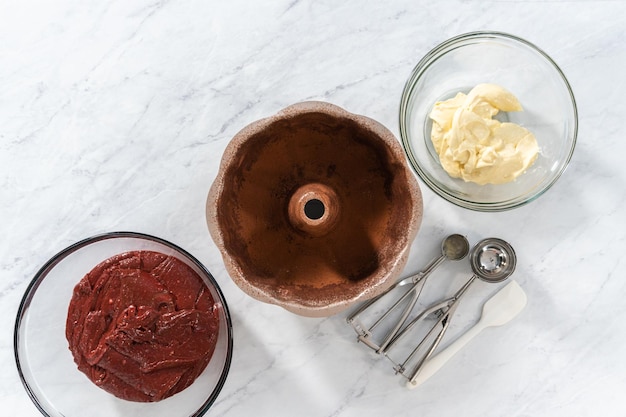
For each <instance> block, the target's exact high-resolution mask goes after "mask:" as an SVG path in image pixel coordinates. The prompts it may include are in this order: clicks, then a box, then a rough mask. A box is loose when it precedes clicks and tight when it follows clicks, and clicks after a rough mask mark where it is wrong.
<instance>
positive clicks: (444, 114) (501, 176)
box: [430, 84, 539, 185]
mask: <svg viewBox="0 0 626 417" xmlns="http://www.w3.org/2000/svg"><path fill="white" fill-rule="evenodd" d="M500 111H506V112H510V111H522V106H521V104H520V102H519V101H518V99H517V98H516V97H515V96H514V95H513V94H512V93H510V92H509V91H507V90H506V89H504V88H503V87H501V86H499V85H495V84H479V85H477V86H476V87H474V88H473V89H472V90H471V91H470V92H469V93H468V94H463V93H458V94H457V95H456V96H455V97H453V98H451V99H449V100H445V101H440V102H437V103H435V106H434V108H433V109H432V111H431V113H430V118H431V119H432V121H433V126H432V131H431V140H432V143H433V146H434V147H435V150H436V151H437V154H438V155H439V160H440V162H441V165H442V167H443V168H444V169H445V171H446V172H447V173H448V174H449V175H450V176H451V177H454V178H462V179H463V180H464V181H470V182H474V183H477V184H481V185H484V184H503V183H507V182H510V181H513V180H515V179H516V178H517V177H519V176H520V175H521V174H523V173H524V172H525V171H526V170H527V169H528V168H529V167H530V166H531V165H532V164H533V163H534V162H535V160H536V159H537V156H538V154H539V147H538V145H537V140H536V139H535V136H534V135H533V134H532V133H531V132H530V131H528V130H527V129H526V128H524V127H522V126H520V125H517V124H515V123H501V122H500V121H498V120H495V119H493V117H494V116H495V115H497V114H498V113H499V112H500Z"/></svg>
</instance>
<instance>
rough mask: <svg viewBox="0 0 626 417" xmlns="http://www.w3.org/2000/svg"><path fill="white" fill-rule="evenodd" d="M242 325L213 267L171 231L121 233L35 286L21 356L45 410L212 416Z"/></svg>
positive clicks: (49, 268) (46, 273)
mask: <svg viewBox="0 0 626 417" xmlns="http://www.w3.org/2000/svg"><path fill="white" fill-rule="evenodd" d="M232 340H233V337H232V323H231V318H230V314H229V311H228V307H227V305H226V301H225V299H224V295H223V293H222V291H221V290H220V288H219V285H218V284H217V282H216V281H215V279H214V278H213V276H212V275H211V273H210V272H209V271H208V270H207V269H206V268H205V267H204V266H203V265H202V264H201V263H200V262H199V261H198V260H197V259H196V258H194V257H193V256H192V255H191V254H189V253H188V252H186V251H185V250H183V249H182V248H180V247H178V246H176V245H175V244H173V243H170V242H168V241H165V240H163V239H160V238H157V237H154V236H149V235H145V234H141V233H134V232H113V233H107V234H102V235H98V236H94V237H91V238H88V239H85V240H82V241H80V242H77V243H75V244H73V245H71V246H69V247H68V248H66V249H64V250H62V251H61V252H59V253H58V254H56V255H55V256H53V257H52V258H51V259H50V260H49V261H48V262H47V263H46V264H45V265H44V266H43V267H42V268H41V269H40V270H39V272H37V274H36V275H35V277H34V278H33V280H32V282H31V283H30V285H29V286H28V288H27V289H26V292H25V294H24V297H23V299H22V302H21V304H20V307H19V310H18V314H17V319H16V322H15V335H14V349H15V360H16V363H17V368H18V371H19V374H20V378H21V380H22V383H23V384H24V387H25V389H26V391H27V393H28V395H29V396H30V398H31V399H32V400H33V402H34V404H35V406H36V407H37V408H38V409H39V410H40V411H41V412H42V413H43V414H44V415H46V416H64V417H72V416H85V415H89V416H93V417H97V416H107V417H113V416H137V415H150V416H153V417H160V416H163V417H165V416H167V417H176V416H181V417H182V416H202V415H204V414H205V413H206V412H207V411H208V410H209V408H210V407H211V405H212V404H213V403H214V402H215V400H216V398H217V396H218V394H219V392H220V391H221V389H222V387H223V385H224V383H225V380H226V376H227V374H228V371H229V368H230V363H231V359H232V349H233V342H232Z"/></svg>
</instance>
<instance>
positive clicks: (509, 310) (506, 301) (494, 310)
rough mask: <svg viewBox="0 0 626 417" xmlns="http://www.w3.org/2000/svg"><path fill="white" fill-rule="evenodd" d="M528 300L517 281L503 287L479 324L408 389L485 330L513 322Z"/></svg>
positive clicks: (485, 308)
mask: <svg viewBox="0 0 626 417" xmlns="http://www.w3.org/2000/svg"><path fill="white" fill-rule="evenodd" d="M526 300H527V299H526V293H524V290H522V287H520V286H519V284H518V283H517V282H516V281H511V282H510V283H508V284H507V285H505V286H504V287H502V289H500V291H498V292H497V293H496V294H495V295H494V296H493V297H491V298H490V299H489V300H488V301H487V302H486V303H485V304H484V305H483V312H482V315H481V317H480V320H479V321H478V323H476V324H475V325H474V327H472V328H471V329H469V330H468V331H467V332H465V333H464V334H462V335H461V336H460V337H459V338H458V339H456V340H455V341H454V342H452V343H451V344H450V345H449V346H448V347H446V348H445V349H444V350H442V351H441V352H439V353H438V354H436V355H435V356H433V357H431V358H430V359H429V360H428V361H426V363H425V364H424V366H423V367H422V369H421V370H420V372H419V373H418V374H417V375H416V376H415V378H414V379H413V380H412V381H409V382H407V387H408V388H411V389H413V388H415V387H417V386H419V385H421V384H422V383H423V382H424V381H426V380H427V379H428V378H430V377H431V376H433V375H434V374H435V372H437V371H438V370H439V369H441V367H442V366H444V365H445V364H446V362H448V360H449V359H450V358H452V357H453V356H454V354H455V353H457V352H458V351H459V350H461V349H462V348H463V346H465V345H466V344H467V343H468V342H469V341H470V340H472V339H473V338H474V336H476V335H477V334H479V333H480V332H481V331H482V330H483V329H485V328H487V327H492V326H502V325H503V324H506V323H508V322H509V321H511V320H512V319H513V318H514V317H515V316H517V315H518V314H519V313H520V312H521V311H522V310H523V309H524V307H525V306H526Z"/></svg>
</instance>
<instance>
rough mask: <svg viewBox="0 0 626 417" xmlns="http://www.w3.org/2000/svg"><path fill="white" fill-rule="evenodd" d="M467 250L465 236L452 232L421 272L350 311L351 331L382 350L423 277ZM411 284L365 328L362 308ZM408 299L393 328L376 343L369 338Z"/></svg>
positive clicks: (406, 312) (404, 315) (407, 311)
mask: <svg viewBox="0 0 626 417" xmlns="http://www.w3.org/2000/svg"><path fill="white" fill-rule="evenodd" d="M468 252H469V242H468V241H467V239H466V238H465V236H462V235H459V234H452V235H449V236H448V237H446V238H445V239H444V240H443V242H442V243H441V256H439V257H438V258H435V259H433V260H432V261H431V262H430V263H429V264H428V265H427V266H426V268H424V270H422V271H421V272H418V273H417V274H415V275H412V276H410V277H408V278H404V279H402V280H400V281H398V282H396V283H395V284H393V285H392V286H391V287H389V288H388V289H387V290H386V291H385V292H383V293H382V294H380V295H378V296H376V297H374V298H372V299H371V300H369V301H367V302H365V303H363V305H361V306H360V307H359V308H358V309H357V310H356V311H355V312H354V313H352V314H351V315H350V316H349V317H348V318H347V321H348V323H350V324H351V325H352V327H353V328H354V330H355V331H356V333H357V335H358V336H357V338H358V340H359V341H361V342H363V343H364V344H366V345H367V346H369V347H370V348H372V349H374V350H375V351H376V353H384V351H385V349H386V347H387V345H388V344H389V343H390V342H391V340H392V339H393V338H394V336H395V335H396V333H398V331H399V330H400V329H401V328H402V326H403V325H404V323H405V321H406V319H407V317H408V316H409V314H410V312H411V310H412V309H413V307H414V306H415V303H416V302H417V299H418V298H419V295H420V293H421V292H422V288H423V287H424V284H425V282H426V278H428V276H429V275H430V273H431V272H433V271H434V270H435V268H437V267H438V266H439V265H441V263H442V262H443V261H444V260H446V259H450V260H453V261H456V260H460V259H463V258H464V257H465V256H466V255H467V253H468ZM407 284H412V285H411V287H410V288H409V289H408V290H407V291H406V292H405V293H404V294H403V295H402V296H401V297H400V298H399V299H398V300H397V301H396V302H395V303H394V304H393V305H392V306H391V307H390V308H389V309H388V310H387V311H386V312H385V313H384V314H382V315H381V316H380V317H379V318H378V319H377V320H376V321H375V322H374V324H372V325H371V326H370V327H369V328H366V326H365V325H363V323H362V322H361V321H360V320H359V315H361V314H362V313H363V312H364V311H365V310H367V309H369V308H370V307H372V306H373V305H374V304H375V303H377V302H378V301H380V300H381V299H382V298H383V297H385V296H386V295H387V294H389V293H390V292H391V291H392V290H394V289H395V288H397V287H400V286H403V285H407ZM407 299H409V301H408V303H406V305H405V306H404V310H402V314H401V315H400V318H399V319H398V321H397V322H396V324H395V325H394V326H393V327H392V329H391V330H390V331H389V332H388V333H387V334H386V336H385V337H384V338H383V340H382V342H380V343H376V342H375V341H373V340H372V332H373V331H374V329H375V328H376V327H377V326H378V325H379V324H380V323H382V322H383V320H385V319H386V318H387V317H389V315H390V314H391V313H392V312H393V311H394V310H396V309H397V308H398V307H399V306H400V305H401V304H402V303H403V302H405V301H406V300H407Z"/></svg>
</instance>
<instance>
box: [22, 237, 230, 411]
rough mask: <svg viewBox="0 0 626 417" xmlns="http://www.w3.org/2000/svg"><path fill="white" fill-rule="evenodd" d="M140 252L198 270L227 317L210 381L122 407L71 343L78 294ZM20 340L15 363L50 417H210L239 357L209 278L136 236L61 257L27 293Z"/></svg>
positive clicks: (166, 246) (156, 242)
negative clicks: (92, 278) (122, 258)
mask: <svg viewBox="0 0 626 417" xmlns="http://www.w3.org/2000/svg"><path fill="white" fill-rule="evenodd" d="M136 250H148V251H156V252H161V253H163V254H165V255H171V256H174V257H176V258H178V259H179V260H181V261H183V262H184V263H185V264H187V265H188V266H189V267H191V268H192V269H193V270H194V271H195V272H196V273H197V274H198V275H199V276H200V277H201V278H202V279H203V281H204V283H205V285H206V286H207V288H208V289H209V291H210V292H211V295H212V297H213V300H214V301H215V305H216V307H217V310H218V315H219V330H218V340H217V345H216V347H215V351H214V353H213V356H212V357H211V360H210V362H209V364H208V366H207V367H206V368H205V370H204V371H203V372H202V374H201V375H200V376H199V377H198V378H197V379H196V380H195V382H193V383H192V384H191V385H190V386H189V387H187V388H186V389H184V390H183V391H181V392H179V393H178V394H175V395H173V396H171V397H169V398H165V399H163V400H161V401H158V402H151V403H142V402H132V401H126V400H122V399H119V398H117V397H115V396H113V395H111V394H109V393H107V392H106V391H104V390H103V389H101V388H99V387H97V386H96V385H95V384H94V383H92V382H91V381H89V380H88V379H87V377H86V376H85V375H84V374H83V373H82V372H81V371H79V370H78V368H77V366H76V364H75V363H74V360H73V358H72V354H71V352H70V350H69V349H68V342H67V340H66V338H65V323H66V319H67V314H68V306H69V303H70V299H71V298H72V294H73V290H74V286H75V285H76V284H77V283H78V282H79V281H80V280H81V279H82V278H83V276H85V274H87V273H88V272H89V271H90V270H91V269H92V268H93V267H94V266H96V265H97V264H99V263H100V262H102V261H104V260H105V259H108V258H109V257H111V256H114V255H117V254H120V253H123V252H127V251H136ZM14 336H15V337H14V347H15V360H16V362H17V368H18V371H19V374H20V378H21V379H22V383H23V384H24V387H25V388H26V391H27V392H28V395H29V396H30V398H31V399H32V400H33V402H34V403H35V406H36V407H37V408H38V409H39V410H40V411H41V412H42V413H43V414H44V415H45V416H50V417H75V416H91V417H98V416H102V417H104V416H106V417H115V416H124V417H127V416H128V417H130V416H144V415H145V416H152V417H183V416H185V417H188V416H193V417H197V416H202V415H204V414H205V413H206V411H207V410H208V409H209V408H210V407H211V405H212V404H213V402H214V401H215V399H216V398H217V395H218V394H219V392H220V390H221V389H222V386H223V385H224V382H225V380H226V375H227V374H228V370H229V368H230V363H231V358H232V351H233V344H232V325H231V318H230V314H229V311H228V307H227V306H226V301H225V299H224V296H223V295H222V292H221V290H220V288H219V286H218V284H217V282H216V281H215V279H214V278H213V277H212V276H211V274H210V273H209V271H208V270H207V269H206V268H204V266H202V264H201V263H200V262H199V261H198V260H196V259H195V258H194V257H193V256H192V255H190V254H189V253H188V252H186V251H185V250H183V249H181V248H179V247H178V246H176V245H174V244H172V243H170V242H167V241H165V240H163V239H160V238H157V237H153V236H149V235H144V234H140V233H133V232H114V233H107V234H103V235H99V236H94V237H91V238H88V239H85V240H82V241H80V242H78V243H75V244H73V245H71V246H70V247H68V248H66V249H64V250H62V251H61V252H59V253H58V254H56V255H55V256H53V257H52V258H51V259H50V260H49V261H48V262H47V263H46V264H45V265H44V266H43V267H42V268H41V269H40V270H39V272H37V274H36V275H35V277H34V278H33V280H32V282H31V283H30V285H29V286H28V288H27V289H26V292H25V294H24V297H23V299H22V302H21V304H20V307H19V310H18V313H17V319H16V322H15V335H14Z"/></svg>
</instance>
